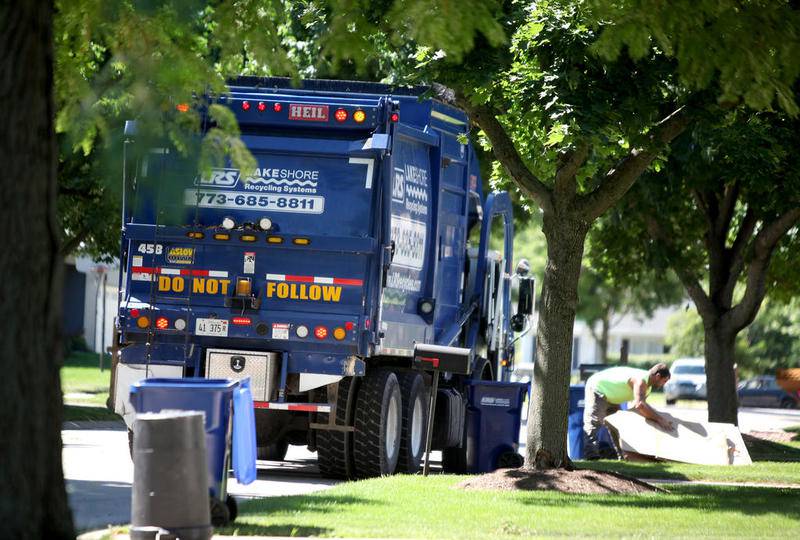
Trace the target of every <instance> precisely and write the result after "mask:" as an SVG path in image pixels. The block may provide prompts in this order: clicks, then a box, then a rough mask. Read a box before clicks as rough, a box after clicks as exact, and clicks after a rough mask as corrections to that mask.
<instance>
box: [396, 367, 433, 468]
mask: <svg viewBox="0 0 800 540" xmlns="http://www.w3.org/2000/svg"><path fill="white" fill-rule="evenodd" d="M400 396H401V398H402V404H403V420H402V429H401V432H400V458H399V459H398V461H397V472H401V473H407V474H415V473H416V472H417V471H419V468H420V464H421V463H422V456H423V455H424V454H425V435H426V429H427V426H428V412H429V411H428V404H429V402H430V391H429V389H428V387H427V385H426V384H425V379H423V377H422V375H420V374H419V373H416V372H413V371H409V372H406V373H402V374H400Z"/></svg>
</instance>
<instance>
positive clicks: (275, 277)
mask: <svg viewBox="0 0 800 540" xmlns="http://www.w3.org/2000/svg"><path fill="white" fill-rule="evenodd" d="M267 281H291V282H295V283H320V284H323V285H354V286H356V287H361V286H362V285H363V284H364V281H363V280H361V279H347V278H336V277H323V276H293V275H290V274H267Z"/></svg>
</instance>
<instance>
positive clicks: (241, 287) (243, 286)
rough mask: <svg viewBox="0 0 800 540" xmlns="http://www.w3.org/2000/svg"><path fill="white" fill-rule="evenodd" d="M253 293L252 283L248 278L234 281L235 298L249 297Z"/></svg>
mask: <svg viewBox="0 0 800 540" xmlns="http://www.w3.org/2000/svg"><path fill="white" fill-rule="evenodd" d="M252 292H253V282H252V281H251V280H250V278H237V279H236V296H250V294H251V293H252Z"/></svg>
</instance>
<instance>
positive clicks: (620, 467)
mask: <svg viewBox="0 0 800 540" xmlns="http://www.w3.org/2000/svg"><path fill="white" fill-rule="evenodd" d="M575 466H576V468H578V469H589V470H593V471H604V472H613V473H617V474H624V475H626V476H630V477H633V478H658V479H665V480H688V479H689V477H687V476H686V475H684V474H683V473H680V472H675V471H674V470H670V466H671V464H670V463H667V462H649V463H630V462H627V461H584V462H577V463H575Z"/></svg>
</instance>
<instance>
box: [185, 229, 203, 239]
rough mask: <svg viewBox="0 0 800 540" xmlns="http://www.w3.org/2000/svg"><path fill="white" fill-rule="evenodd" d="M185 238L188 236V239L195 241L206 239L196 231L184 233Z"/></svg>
mask: <svg viewBox="0 0 800 540" xmlns="http://www.w3.org/2000/svg"><path fill="white" fill-rule="evenodd" d="M186 236H188V237H189V238H194V239H195V240H202V239H203V238H205V237H206V235H205V234H203V233H201V232H197V231H192V232H188V233H186Z"/></svg>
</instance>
